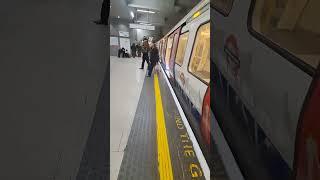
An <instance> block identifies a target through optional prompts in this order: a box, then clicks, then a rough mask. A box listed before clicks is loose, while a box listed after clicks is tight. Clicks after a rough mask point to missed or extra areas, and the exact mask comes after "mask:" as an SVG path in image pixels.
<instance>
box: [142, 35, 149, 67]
mask: <svg viewBox="0 0 320 180" xmlns="http://www.w3.org/2000/svg"><path fill="white" fill-rule="evenodd" d="M149 50H150V47H149V42H148V40H144V41H143V45H142V63H141V68H140V69H144V63H145V62H146V61H147V62H148V61H149Z"/></svg>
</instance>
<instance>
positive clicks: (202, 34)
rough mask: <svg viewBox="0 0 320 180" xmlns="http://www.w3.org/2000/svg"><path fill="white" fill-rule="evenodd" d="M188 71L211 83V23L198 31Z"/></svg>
mask: <svg viewBox="0 0 320 180" xmlns="http://www.w3.org/2000/svg"><path fill="white" fill-rule="evenodd" d="M188 69H189V72H191V73H192V74H193V75H195V76H196V77H198V78H199V79H201V80H203V81H205V82H206V83H209V81H210V23H206V24H204V25H202V26H200V28H199V29H198V32H197V35H196V40H195V43H194V46H193V50H192V55H191V59H190V64H189V68H188Z"/></svg>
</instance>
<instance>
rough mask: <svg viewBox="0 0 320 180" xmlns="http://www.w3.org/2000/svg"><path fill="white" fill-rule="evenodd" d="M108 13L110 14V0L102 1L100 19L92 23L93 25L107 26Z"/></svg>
mask: <svg viewBox="0 0 320 180" xmlns="http://www.w3.org/2000/svg"><path fill="white" fill-rule="evenodd" d="M109 12H110V0H103V1H102V6H101V11H100V19H99V20H97V21H94V23H96V24H101V25H108V20H109Z"/></svg>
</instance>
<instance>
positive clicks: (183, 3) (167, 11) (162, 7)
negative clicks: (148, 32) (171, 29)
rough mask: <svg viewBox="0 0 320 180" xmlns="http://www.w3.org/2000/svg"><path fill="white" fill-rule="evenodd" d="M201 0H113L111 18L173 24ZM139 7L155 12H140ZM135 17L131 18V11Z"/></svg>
mask: <svg viewBox="0 0 320 180" xmlns="http://www.w3.org/2000/svg"><path fill="white" fill-rule="evenodd" d="M197 2H200V0H111V10H110V18H117V17H118V16H119V17H120V19H124V20H131V21H133V22H137V21H143V22H148V23H151V24H153V25H155V26H162V27H163V26H173V25H175V23H177V22H178V21H179V20H180V19H178V18H181V17H183V16H184V15H186V14H187V13H188V12H189V11H190V10H191V9H192V7H194V6H195V5H196V4H197ZM137 9H143V10H150V11H154V12H156V13H155V14H150V13H142V12H138V11H137ZM131 11H132V12H133V13H134V15H135V17H134V19H132V18H131V15H130V12H131Z"/></svg>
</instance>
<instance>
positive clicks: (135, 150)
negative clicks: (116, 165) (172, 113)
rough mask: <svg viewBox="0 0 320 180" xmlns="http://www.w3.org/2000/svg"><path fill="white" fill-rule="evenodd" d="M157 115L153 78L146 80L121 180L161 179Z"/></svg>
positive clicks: (119, 177)
mask: <svg viewBox="0 0 320 180" xmlns="http://www.w3.org/2000/svg"><path fill="white" fill-rule="evenodd" d="M124 103H125V102H124ZM123 113H125V110H124V112H123ZM155 118H156V117H155V98H154V88H153V77H149V78H146V79H145V81H144V85H143V88H142V91H141V95H140V99H139V103H138V107H137V111H136V114H135V117H134V120H133V124H132V127H131V132H130V135H129V139H128V143H127V146H126V148H125V153H124V156H123V160H122V164H121V168H120V172H119V176H118V179H119V180H127V179H128V180H144V179H146V180H147V179H152V180H153V179H155V180H156V179H159V174H158V159H157V139H156V121H155Z"/></svg>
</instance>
